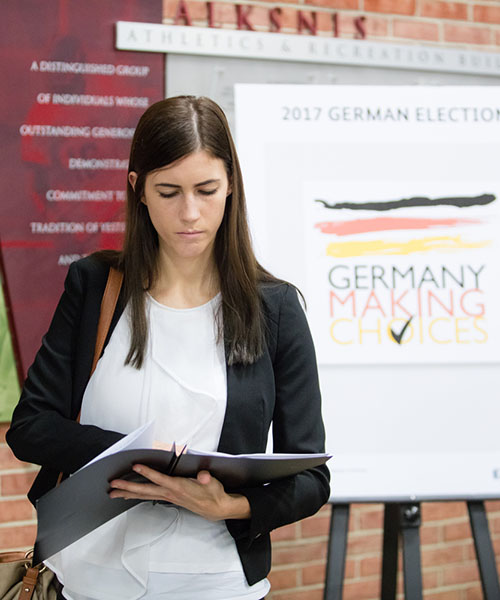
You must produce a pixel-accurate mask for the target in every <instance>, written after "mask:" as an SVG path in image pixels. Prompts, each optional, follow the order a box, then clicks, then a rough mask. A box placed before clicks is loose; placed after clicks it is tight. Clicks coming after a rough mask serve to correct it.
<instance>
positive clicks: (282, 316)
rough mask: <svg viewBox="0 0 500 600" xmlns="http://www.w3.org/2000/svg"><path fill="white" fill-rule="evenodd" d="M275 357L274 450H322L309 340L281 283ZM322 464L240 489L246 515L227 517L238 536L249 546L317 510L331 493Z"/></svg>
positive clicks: (293, 296) (291, 291) (293, 297)
mask: <svg viewBox="0 0 500 600" xmlns="http://www.w3.org/2000/svg"><path fill="white" fill-rule="evenodd" d="M277 331H278V333H277V345H276V355H275V360H274V377H275V389H276V399H275V410H274V415H273V450H274V452H284V453H316V452H324V447H325V431H324V425H323V420H322V416H321V395H320V390H319V381H318V370H317V364H316V356H315V351H314V345H313V341H312V337H311V333H310V331H309V327H308V324H307V319H306V316H305V314H304V310H303V308H302V306H301V305H300V302H299V299H298V297H297V292H296V290H295V288H293V287H292V286H286V288H285V292H284V294H283V299H282V302H281V306H280V310H279V315H278V329H277ZM329 480H330V474H329V471H328V468H327V467H326V465H322V466H320V467H316V468H314V469H309V470H306V471H303V472H302V473H299V474H298V475H295V476H293V477H287V478H285V479H281V480H279V481H276V482H273V483H270V484H268V485H265V486H261V487H255V488H248V489H244V490H239V493H242V494H243V495H244V496H246V497H247V498H248V501H249V503H250V508H251V518H250V519H249V520H246V521H244V520H233V521H227V525H228V529H229V531H230V533H231V534H232V535H233V537H234V538H235V539H237V540H240V541H241V540H244V539H246V542H247V544H248V545H250V544H251V543H252V540H253V539H256V538H258V537H260V535H262V534H265V533H269V532H270V531H271V530H273V529H275V528H277V527H281V526H282V525H286V524H288V523H293V522H295V521H298V520H300V519H303V518H305V517H307V516H310V515H312V514H314V513H315V512H317V511H318V510H319V508H320V507H321V506H322V505H323V504H325V502H327V500H328V498H329V494H330V486H329Z"/></svg>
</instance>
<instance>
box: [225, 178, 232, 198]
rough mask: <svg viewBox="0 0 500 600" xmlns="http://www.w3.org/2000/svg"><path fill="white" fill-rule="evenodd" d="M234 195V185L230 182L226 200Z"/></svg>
mask: <svg viewBox="0 0 500 600" xmlns="http://www.w3.org/2000/svg"><path fill="white" fill-rule="evenodd" d="M232 193H233V184H232V182H231V181H229V183H228V185H227V193H226V198H227V197H228V196H230V195H231V194H232Z"/></svg>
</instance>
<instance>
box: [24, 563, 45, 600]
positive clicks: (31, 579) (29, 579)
mask: <svg viewBox="0 0 500 600" xmlns="http://www.w3.org/2000/svg"><path fill="white" fill-rule="evenodd" d="M39 573H40V570H39V569H37V568H36V567H29V568H28V569H27V570H26V575H25V576H24V577H23V581H22V585H21V591H20V592H19V600H31V598H32V596H33V592H34V591H35V587H36V582H37V579H38V575H39Z"/></svg>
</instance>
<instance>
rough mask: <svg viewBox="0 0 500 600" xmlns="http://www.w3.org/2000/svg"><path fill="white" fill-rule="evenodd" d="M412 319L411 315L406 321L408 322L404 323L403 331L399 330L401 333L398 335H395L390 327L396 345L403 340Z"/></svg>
mask: <svg viewBox="0 0 500 600" xmlns="http://www.w3.org/2000/svg"><path fill="white" fill-rule="evenodd" d="M412 319H413V315H412V316H411V317H410V318H409V319H408V321H406V323H405V324H404V327H403V329H401V331H400V332H399V333H395V332H394V329H392V327H391V330H390V331H391V335H392V338H393V340H394V341H395V342H397V343H398V344H401V340H402V339H403V336H404V334H405V331H406V330H407V329H408V326H409V324H410V323H411V320H412Z"/></svg>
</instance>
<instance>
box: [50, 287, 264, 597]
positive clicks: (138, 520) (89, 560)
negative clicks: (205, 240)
mask: <svg viewBox="0 0 500 600" xmlns="http://www.w3.org/2000/svg"><path fill="white" fill-rule="evenodd" d="M219 303H220V294H219V295H218V296H216V297H215V298H213V299H212V300H211V301H210V302H208V303H206V304H204V305H202V306H198V307H195V308H190V309H173V308H170V307H167V306H164V305H163V304H160V303H159V302H157V301H156V300H155V299H154V298H152V297H151V296H149V295H148V296H147V312H148V322H149V335H148V347H147V349H146V353H145V360H144V365H143V367H142V368H141V369H140V370H137V369H135V368H133V367H130V366H125V365H124V361H125V357H126V355H127V353H128V350H129V347H130V326H129V318H130V316H129V310H128V308H127V309H125V311H124V312H123V314H122V316H121V318H120V320H119V321H118V323H117V325H116V327H115V329H114V331H113V333H112V335H111V338H110V341H109V343H108V345H107V347H106V349H105V352H104V354H103V356H102V357H101V359H100V360H99V362H98V364H97V368H96V370H95V372H94V374H93V375H92V377H91V379H90V381H89V383H88V385H87V388H86V390H85V394H84V396H83V401H82V413H81V423H86V424H93V425H97V426H99V427H102V428H103V429H109V430H113V431H120V432H122V433H130V432H132V431H134V430H135V429H137V428H138V427H140V426H142V425H144V424H145V423H148V422H149V421H151V420H154V421H155V436H154V437H155V439H156V440H158V441H159V442H165V443H171V442H174V441H175V442H176V444H187V445H188V446H189V447H190V448H195V449H199V450H205V451H215V450H217V447H218V444H219V438H220V433H221V430H222V424H223V421H224V414H225V410H226V390H227V385H226V364H225V357H224V346H223V342H222V340H219V341H217V339H216V338H217V336H216V327H215V321H214V314H215V311H216V309H217V307H218V306H219ZM45 562H46V564H47V565H48V566H49V567H51V568H52V569H53V570H54V571H55V572H56V574H57V575H58V577H59V579H60V581H61V582H62V583H63V584H64V591H63V594H64V595H65V597H66V598H68V599H69V600H89V599H92V600H113V599H116V600H135V599H138V598H144V599H146V598H153V597H154V598H169V597H171V598H175V600H188V599H191V598H198V599H200V600H201V599H203V600H212V599H213V600H223V599H224V598H226V599H228V600H229V599H241V600H243V599H244V600H259V599H260V598H262V597H264V596H265V595H266V593H267V592H268V591H269V588H270V585H269V582H268V581H267V579H264V580H262V581H260V582H258V583H256V584H255V585H253V586H249V585H248V584H247V582H246V579H245V576H244V573H243V568H242V565H241V561H240V558H239V555H238V552H237V550H236V545H235V543H234V540H233V538H232V537H231V536H230V534H229V532H228V531H227V527H226V525H225V523H224V521H217V522H212V521H208V520H207V519H204V518H203V517H200V516H199V515H197V514H195V513H192V512H190V511H188V510H186V509H183V508H180V507H176V506H167V505H162V504H156V505H153V504H152V503H150V502H144V503H141V504H139V505H137V506H135V507H133V508H132V509H130V510H128V511H127V512H126V513H124V514H122V515H119V516H118V517H116V518H114V519H112V520H111V521H109V522H108V523H105V524H104V525H102V526H101V527H99V528H98V529H96V530H95V531H93V532H91V533H90V534H88V535H86V536H85V537H84V538H82V539H80V540H78V541H77V542H75V543H74V544H72V545H71V546H69V547H68V548H66V549H65V550H63V551H61V552H59V553H57V554H56V555H54V556H53V557H51V558H50V560H48V561H45ZM196 589H198V590H199V591H198V592H195V590H196ZM154 590H157V591H156V592H155V591H154ZM200 590H203V592H201V591H200Z"/></svg>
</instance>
